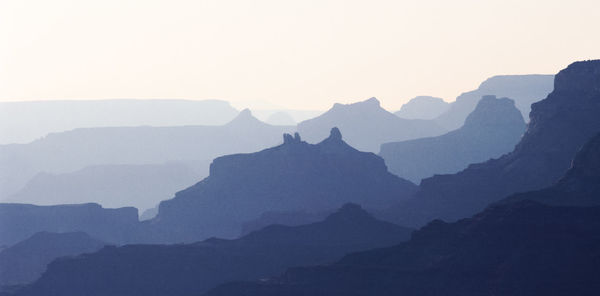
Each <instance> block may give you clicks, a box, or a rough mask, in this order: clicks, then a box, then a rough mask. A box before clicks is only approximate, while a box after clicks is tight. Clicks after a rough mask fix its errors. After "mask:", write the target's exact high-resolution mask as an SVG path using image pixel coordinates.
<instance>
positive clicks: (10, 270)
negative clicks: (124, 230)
mask: <svg viewBox="0 0 600 296" xmlns="http://www.w3.org/2000/svg"><path fill="white" fill-rule="evenodd" d="M104 245H105V244H104V243H103V242H101V241H99V240H96V239H93V238H91V237H90V236H89V235H87V234H86V233H83V232H68V233H50V232H38V233H36V234H34V235H33V236H31V237H30V238H28V239H26V240H24V241H21V242H19V243H17V244H15V245H13V246H11V247H9V248H6V249H4V250H2V251H0V286H8V285H21V284H27V283H31V282H33V281H34V280H36V279H37V278H38V277H39V276H40V275H42V273H43V272H44V271H45V270H46V265H48V263H50V262H52V261H53V260H54V259H56V258H59V257H65V256H74V255H79V254H82V253H91V252H95V251H97V250H99V249H101V248H102V247H104Z"/></svg>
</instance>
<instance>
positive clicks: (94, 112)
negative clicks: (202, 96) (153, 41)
mask: <svg viewBox="0 0 600 296" xmlns="http://www.w3.org/2000/svg"><path fill="white" fill-rule="evenodd" d="M237 113H238V111H237V110H236V109H234V108H233V107H231V105H230V104H229V103H228V102H225V101H219V100H203V101H193V100H172V99H168V100H133V99H117V100H70V101H34V102H0V145H4V144H13V143H28V142H31V141H33V140H36V139H39V138H41V137H44V136H46V135H47V134H49V133H57V132H64V131H68V130H72V129H76V128H90V127H109V126H113V127H117V126H142V125H151V126H180V125H222V124H225V123H227V122H228V121H229V120H231V119H232V118H234V117H235V116H236V115H237Z"/></svg>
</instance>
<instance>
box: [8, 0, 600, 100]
mask: <svg viewBox="0 0 600 296" xmlns="http://www.w3.org/2000/svg"><path fill="white" fill-rule="evenodd" d="M599 29H600V1H598V0H589V1H584V0H570V1H566V0H561V1H552V0H545V1H525V0H519V1H512V0H502V1H483V0H478V1H466V0H454V1H449V0H444V1H416V0H415V1H376V0H369V1H351V0H345V1H334V0H331V1H330V0H318V1H309V0H301V1H284V0H273V1H263V0H248V1H228V0H218V1H176V0H168V1H151V0H136V1H127V0H116V1H112V0H102V1H83V0H73V1H70V0H52V1H49V0H40V1H28V0H0V100H2V101H13V100H39V99H99V98H189V99H225V100H232V101H242V102H250V101H258V100H264V101H268V102H271V103H273V104H276V105H280V106H285V107H290V108H302V109H315V108H316V109H325V108H328V107H329V106H330V105H331V104H333V103H334V102H353V101H357V100H362V99H367V98H369V97H372V96H376V97H378V98H379V99H380V100H381V101H382V103H383V105H384V107H387V108H390V109H397V108H398V107H400V105H401V104H402V103H403V102H405V101H406V100H408V99H410V98H411V97H414V96H416V95H434V96H440V97H443V98H445V99H446V100H449V101H451V100H454V98H455V97H456V96H457V95H458V94H460V93H461V92H463V91H467V90H471V89H474V88H476V87H477V86H478V84H479V83H480V82H481V81H483V80H484V79H485V78H487V77H489V76H492V75H496V74H525V73H555V72H557V71H558V70H560V69H562V68H564V67H565V66H566V65H568V64H569V63H571V62H572V61H575V60H581V59H592V58H600V37H599V36H600V33H599V31H598V30H599Z"/></svg>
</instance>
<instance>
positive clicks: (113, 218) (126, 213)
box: [0, 204, 139, 246]
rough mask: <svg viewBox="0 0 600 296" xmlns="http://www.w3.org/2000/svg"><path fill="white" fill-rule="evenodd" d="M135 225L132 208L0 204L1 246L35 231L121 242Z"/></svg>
mask: <svg viewBox="0 0 600 296" xmlns="http://www.w3.org/2000/svg"><path fill="white" fill-rule="evenodd" d="M138 227H139V222H138V212H137V209H135V208H132V207H129V208H119V209H104V208H102V207H101V206H100V205H98V204H78V205H55V206H35V205H29V204H0V246H11V245H13V244H15V243H17V242H19V241H22V240H25V239H27V238H29V237H31V236H32V235H34V234H36V233H38V232H57V233H62V232H79V231H81V232H85V233H88V234H89V235H90V236H92V237H94V238H96V239H99V240H101V241H104V242H106V243H113V244H121V243H125V242H130V241H131V240H132V239H133V238H135V234H136V233H137V231H138Z"/></svg>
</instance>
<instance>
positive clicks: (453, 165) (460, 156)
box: [379, 96, 525, 183]
mask: <svg viewBox="0 0 600 296" xmlns="http://www.w3.org/2000/svg"><path fill="white" fill-rule="evenodd" d="M524 131H525V122H524V121H523V117H522V116H521V113H520V112H519V110H518V109H517V108H515V105H514V101H513V100H511V99H507V98H502V99H496V97H495V96H484V97H483V98H482V99H481V100H480V101H479V103H478V104H477V107H476V108H475V110H474V111H473V112H472V113H471V114H469V116H468V117H467V119H466V121H465V125H463V126H462V127H461V128H460V129H458V130H455V131H452V132H449V133H447V134H444V135H441V136H437V137H431V138H423V139H416V140H409V141H403V142H394V143H385V144H383V145H381V152H380V153H379V155H380V156H381V157H383V159H384V160H385V163H386V164H387V165H388V167H389V169H390V172H392V173H394V174H396V175H398V176H399V177H401V178H405V179H408V180H410V181H413V182H415V183H419V182H421V179H423V178H427V177H431V176H433V175H436V174H452V173H456V172H459V171H461V170H463V169H465V168H466V167H467V166H468V165H469V164H471V163H477V162H481V161H486V160H488V159H490V158H497V157H500V156H502V155H503V154H505V153H508V152H510V151H512V150H513V149H514V148H515V145H516V144H517V143H518V142H519V140H520V139H521V136H522V135H523V132H524Z"/></svg>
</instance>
